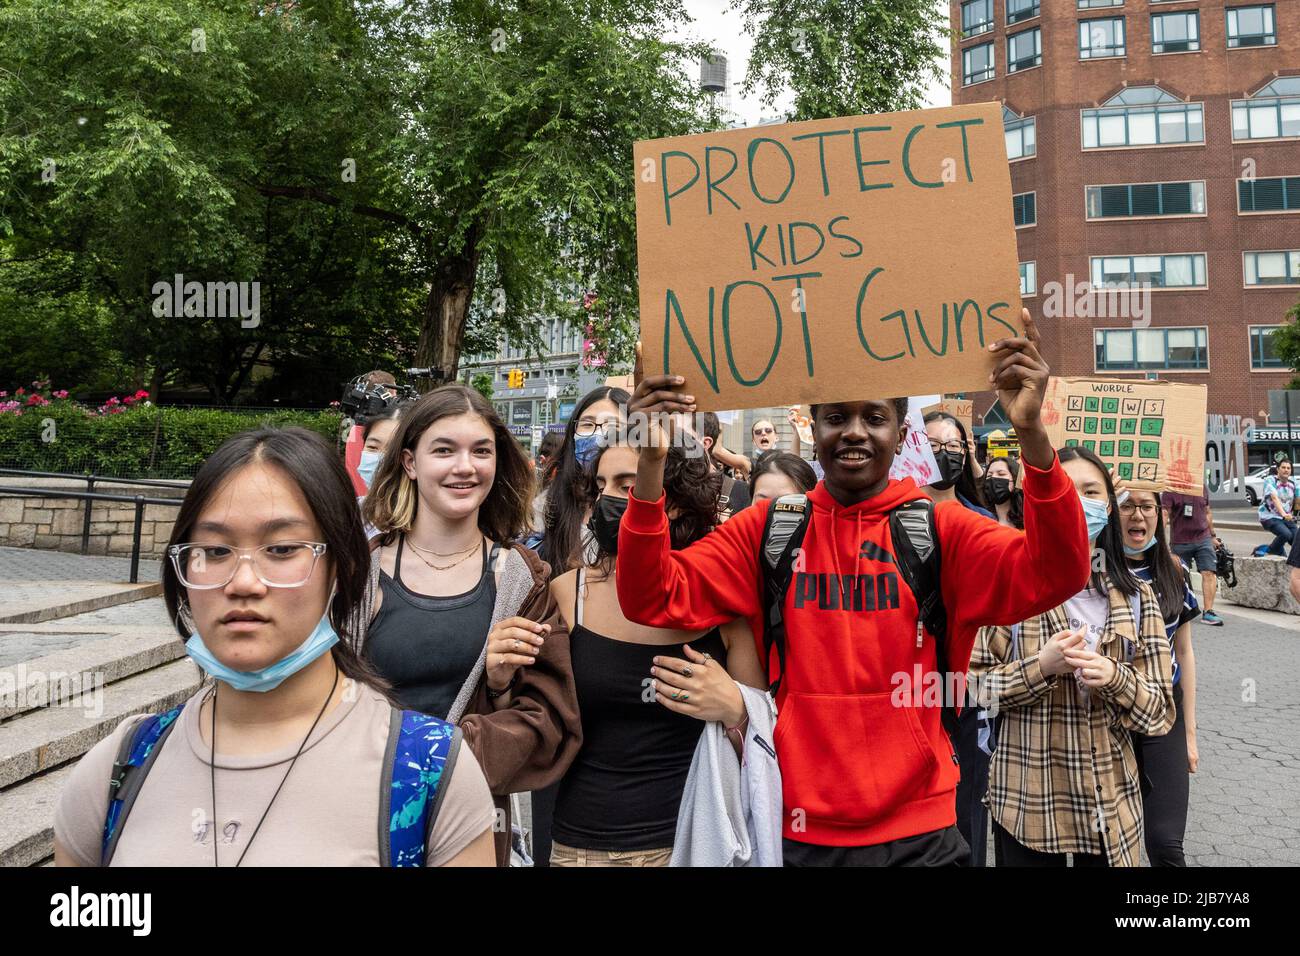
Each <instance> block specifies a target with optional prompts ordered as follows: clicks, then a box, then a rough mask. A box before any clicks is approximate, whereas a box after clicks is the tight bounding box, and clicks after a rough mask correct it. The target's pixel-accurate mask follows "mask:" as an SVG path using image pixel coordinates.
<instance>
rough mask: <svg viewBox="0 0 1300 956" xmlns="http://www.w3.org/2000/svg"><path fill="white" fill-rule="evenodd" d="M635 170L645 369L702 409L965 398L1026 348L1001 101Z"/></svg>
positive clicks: (718, 136) (854, 122)
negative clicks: (680, 388)
mask: <svg viewBox="0 0 1300 956" xmlns="http://www.w3.org/2000/svg"><path fill="white" fill-rule="evenodd" d="M634 153H635V162H636V211H637V259H638V264H639V269H640V304H641V340H642V348H643V354H644V360H645V368H646V371H647V373H648V374H656V373H659V374H662V373H668V372H671V373H673V374H677V375H682V376H684V377H685V379H686V390H687V391H689V392H690V393H691V394H693V395H694V396H695V398H696V404H697V406H698V407H699V408H700V409H701V410H717V409H722V408H754V407H756V406H763V405H789V404H791V403H795V402H797V403H801V404H811V403H816V402H832V401H853V400H862V399H871V398H875V399H880V398H889V397H892V396H895V395H909V394H915V393H917V392H922V391H928V392H940V391H943V390H960V389H971V390H978V389H982V388H986V387H987V377H988V374H989V372H990V371H991V370H992V359H991V356H990V353H989V352H988V349H987V347H988V345H989V343H990V342H993V341H996V340H998V339H1002V338H1007V337H1010V336H1016V335H1020V334H1022V331H1023V326H1022V324H1021V321H1020V292H1019V288H1020V280H1019V270H1018V265H1017V263H1018V256H1017V252H1016V238H1015V228H1014V223H1013V221H1012V218H1013V217H1012V207H1011V179H1010V173H1009V170H1008V167H1007V156H1006V143H1005V138H1004V136H1003V130H1002V108H1001V106H1000V105H999V104H996V103H979V104H970V105H964V106H954V107H946V108H943V109H936V110H920V111H915V112H908V113H886V114H881V115H877V116H857V117H842V118H839V119H829V120H816V121H812V122H807V123H790V124H781V125H775V126H762V127H756V128H749V129H734V130H724V131H721V132H716V133H707V134H703V135H699V136H680V137H673V138H669V139H661V140H648V141H642V142H639V143H637V144H636V146H635V149H634Z"/></svg>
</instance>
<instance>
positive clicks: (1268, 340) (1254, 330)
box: [1250, 325, 1286, 368]
mask: <svg viewBox="0 0 1300 956" xmlns="http://www.w3.org/2000/svg"><path fill="white" fill-rule="evenodd" d="M1277 329H1278V327H1277V326H1276V325H1252V326H1251V327H1250V367H1251V368H1286V362H1284V361H1282V360H1281V359H1280V358H1278V354H1277V352H1275V351H1273V333H1274V332H1276V331H1277Z"/></svg>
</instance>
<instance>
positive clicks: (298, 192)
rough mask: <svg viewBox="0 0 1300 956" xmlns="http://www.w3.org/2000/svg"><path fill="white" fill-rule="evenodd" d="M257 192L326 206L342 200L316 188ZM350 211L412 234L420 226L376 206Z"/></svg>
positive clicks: (260, 189) (262, 188) (274, 188)
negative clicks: (403, 227) (398, 227)
mask: <svg viewBox="0 0 1300 956" xmlns="http://www.w3.org/2000/svg"><path fill="white" fill-rule="evenodd" d="M255 188H256V189H257V191H258V192H259V193H260V194H261V195H263V196H271V197H275V196H282V197H284V198H286V199H309V200H311V201H313V202H319V203H324V204H325V205H327V206H341V205H343V200H342V199H340V198H339V197H338V196H335V195H333V194H332V193H328V192H326V191H325V190H323V189H320V188H318V187H316V186H257V187H255ZM352 209H353V210H354V211H356V212H358V213H360V214H361V215H363V216H369V217H370V218H372V219H382V220H383V221H384V222H392V223H396V224H397V225H399V226H405V227H406V228H407V229H410V230H411V231H412V232H414V233H417V234H418V233H419V232H420V230H421V226H420V224H419V223H418V222H414V221H412V220H411V219H409V218H408V217H406V216H403V215H402V214H401V213H400V212H390V211H389V210H387V209H380V208H378V207H376V206H361V205H357V206H353V207H352Z"/></svg>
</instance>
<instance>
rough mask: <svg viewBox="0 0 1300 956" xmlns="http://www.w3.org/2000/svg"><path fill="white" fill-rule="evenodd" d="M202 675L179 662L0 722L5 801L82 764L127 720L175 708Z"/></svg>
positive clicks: (1, 784) (2, 798)
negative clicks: (22, 786)
mask: <svg viewBox="0 0 1300 956" xmlns="http://www.w3.org/2000/svg"><path fill="white" fill-rule="evenodd" d="M200 677H201V675H200V672H199V670H198V668H196V667H195V666H194V664H193V663H192V662H191V661H190V660H189V658H185V659H183V660H176V661H172V662H171V663H168V664H164V665H163V666H161V667H156V668H153V669H152V670H148V671H145V672H143V673H140V674H136V675H134V676H131V677H128V678H125V679H124V680H119V681H116V682H114V683H112V684H108V685H107V686H105V687H104V688H103V689H102V690H101V691H95V692H91V693H89V694H83V695H82V696H81V697H80V698H74V699H73V700H72V701H70V702H68V704H66V705H63V706H59V707H53V708H51V707H46V708H43V709H40V710H34V711H30V712H27V713H23V714H20V715H18V716H16V717H14V718H12V719H10V720H7V721H5V722H4V723H3V724H0V791H5V792H3V793H0V801H2V802H7V800H8V798H9V797H10V793H9V792H8V791H7V790H6V788H12V787H13V786H14V784H17V783H20V782H21V781H23V780H26V779H27V778H29V777H34V776H36V775H37V774H40V773H41V772H43V771H46V770H49V769H51V768H53V767H58V766H59V765H60V764H64V763H67V762H69V761H72V760H76V759H77V758H78V757H80V756H81V755H82V754H84V753H85V752H86V751H87V750H89V749H90V748H91V747H93V746H94V745H95V744H96V743H98V742H99V741H100V740H102V739H103V738H105V737H107V736H108V735H109V734H110V733H112V732H113V729H114V728H115V727H117V725H118V724H119V723H121V722H122V720H123V719H124V718H126V717H129V716H131V715H132V714H142V713H148V712H156V711H160V710H168V709H170V708H172V707H175V706H176V705H177V704H179V703H180V702H181V701H183V700H185V699H186V698H187V697H189V696H190V695H191V694H193V693H194V692H195V691H196V690H197V689H198V686H199V683H200ZM97 697H98V698H99V699H98V700H96V698H97ZM2 850H3V847H0V851H2Z"/></svg>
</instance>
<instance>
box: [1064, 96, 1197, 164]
mask: <svg viewBox="0 0 1300 956" xmlns="http://www.w3.org/2000/svg"><path fill="white" fill-rule="evenodd" d="M1082 117H1083V148H1084V149H1114V148H1116V147H1123V146H1168V145H1174V144H1183V143H1203V142H1205V114H1204V107H1203V106H1202V104H1200V103H1184V102H1182V101H1181V100H1179V99H1178V98H1177V97H1175V96H1172V95H1171V94H1169V93H1166V92H1165V91H1164V90H1162V89H1160V87H1158V86H1135V87H1130V88H1129V89H1126V90H1123V91H1122V92H1120V93H1117V94H1116V95H1115V96H1112V97H1111V98H1110V99H1109V100H1107V101H1106V103H1105V105H1104V106H1102V107H1101V108H1099V109H1094V110H1083V113H1082Z"/></svg>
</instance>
